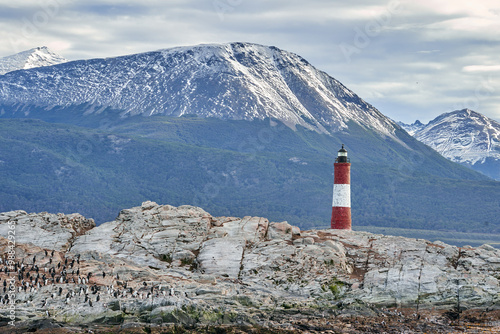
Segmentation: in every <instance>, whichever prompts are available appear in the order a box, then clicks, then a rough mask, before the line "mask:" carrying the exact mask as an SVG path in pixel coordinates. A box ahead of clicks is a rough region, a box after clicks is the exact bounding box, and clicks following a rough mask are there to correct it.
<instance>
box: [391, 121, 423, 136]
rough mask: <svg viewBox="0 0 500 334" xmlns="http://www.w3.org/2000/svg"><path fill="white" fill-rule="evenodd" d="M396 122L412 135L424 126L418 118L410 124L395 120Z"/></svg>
mask: <svg viewBox="0 0 500 334" xmlns="http://www.w3.org/2000/svg"><path fill="white" fill-rule="evenodd" d="M397 123H398V124H399V126H401V127H402V128H403V129H405V130H406V132H408V133H409V134H410V135H412V136H413V135H414V134H415V132H417V131H418V130H420V129H422V128H423V127H424V126H425V125H424V124H422V122H420V121H419V120H418V119H417V120H416V121H415V122H413V123H412V124H406V123H403V122H397Z"/></svg>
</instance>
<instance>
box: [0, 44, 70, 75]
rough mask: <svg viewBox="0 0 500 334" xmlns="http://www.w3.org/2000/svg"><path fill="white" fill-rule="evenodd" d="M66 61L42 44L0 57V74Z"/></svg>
mask: <svg viewBox="0 0 500 334" xmlns="http://www.w3.org/2000/svg"><path fill="white" fill-rule="evenodd" d="M67 61H68V60H67V59H65V58H64V57H61V56H60V55H58V54H56V53H54V52H52V51H51V50H49V48H47V47H46V46H42V47H38V48H34V49H30V50H27V51H23V52H19V53H16V54H15V55H12V56H7V57H3V58H0V75H3V74H5V73H8V72H12V71H17V70H25V69H30V68H36V67H42V66H51V65H57V64H61V63H65V62H67Z"/></svg>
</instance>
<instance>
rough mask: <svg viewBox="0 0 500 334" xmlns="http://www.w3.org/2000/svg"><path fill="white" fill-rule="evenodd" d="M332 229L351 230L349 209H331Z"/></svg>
mask: <svg viewBox="0 0 500 334" xmlns="http://www.w3.org/2000/svg"><path fill="white" fill-rule="evenodd" d="M332 228H333V229H337V230H350V229H351V208H347V207H335V206H334V207H332Z"/></svg>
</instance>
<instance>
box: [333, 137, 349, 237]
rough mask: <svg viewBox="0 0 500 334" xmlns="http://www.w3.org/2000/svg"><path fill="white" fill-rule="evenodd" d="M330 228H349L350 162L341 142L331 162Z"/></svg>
mask: <svg viewBox="0 0 500 334" xmlns="http://www.w3.org/2000/svg"><path fill="white" fill-rule="evenodd" d="M333 168H334V171H333V173H334V177H333V178H334V180H333V203H332V228H333V229H338V230H350V229H351V163H350V160H349V158H348V157H347V150H346V149H345V148H344V144H342V148H341V149H340V150H339V152H338V155H337V159H335V163H334V164H333Z"/></svg>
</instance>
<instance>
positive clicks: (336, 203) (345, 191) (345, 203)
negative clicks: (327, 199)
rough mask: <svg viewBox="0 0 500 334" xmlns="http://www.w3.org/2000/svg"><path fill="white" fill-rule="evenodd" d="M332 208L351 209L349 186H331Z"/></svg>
mask: <svg viewBox="0 0 500 334" xmlns="http://www.w3.org/2000/svg"><path fill="white" fill-rule="evenodd" d="M332 207H344V208H350V207H351V185H350V184H334V185H333V203H332Z"/></svg>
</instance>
